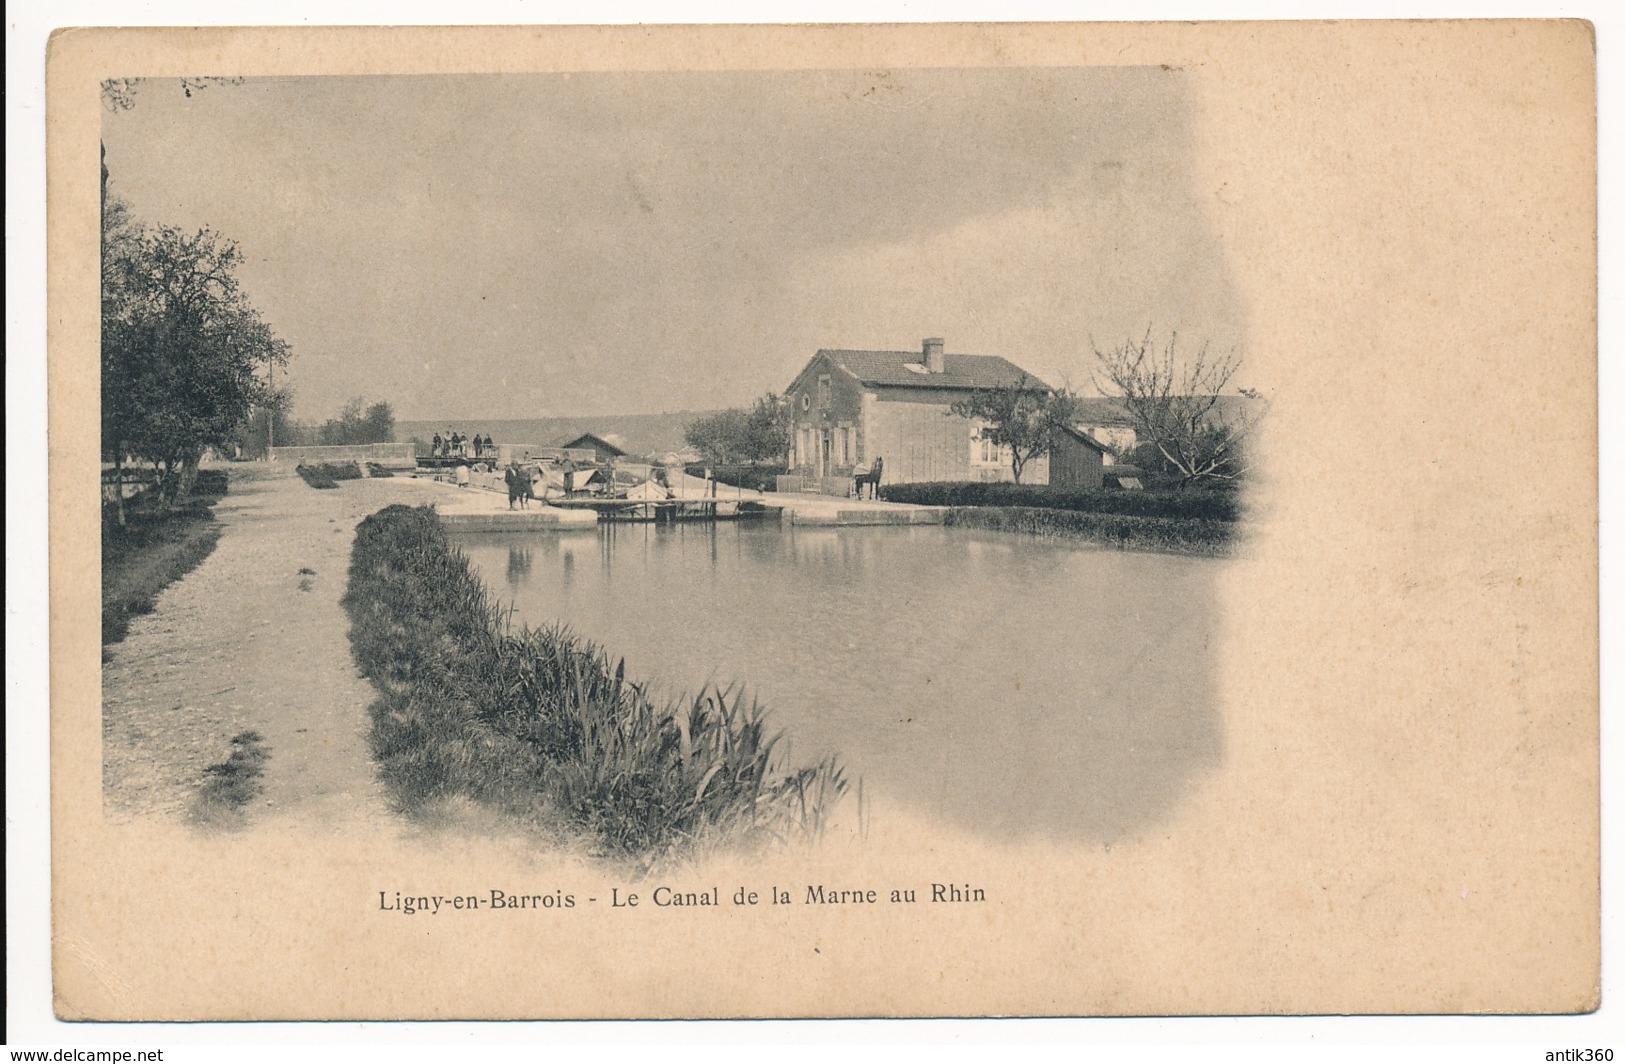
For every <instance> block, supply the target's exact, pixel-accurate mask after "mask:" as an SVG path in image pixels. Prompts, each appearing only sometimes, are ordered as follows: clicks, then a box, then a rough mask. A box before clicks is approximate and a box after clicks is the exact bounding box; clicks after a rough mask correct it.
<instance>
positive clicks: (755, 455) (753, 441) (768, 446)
mask: <svg viewBox="0 0 1625 1064" xmlns="http://www.w3.org/2000/svg"><path fill="white" fill-rule="evenodd" d="M790 424H791V413H790V404H789V403H788V402H786V401H785V399H784V397H783V396H781V395H778V394H776V393H774V392H768V393H767V394H766V395H764V396H762V397H761V398H760V399H758V400H756V405H755V406H753V407H751V411H750V418H749V420H748V421H747V422H746V436H745V447H744V450H745V455H746V460H747V461H751V462H771V463H773V464H775V465H779V464H783V463H784V461H785V459H786V457H787V455H788V454H789V451H790Z"/></svg>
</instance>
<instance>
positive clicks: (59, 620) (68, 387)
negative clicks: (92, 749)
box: [53, 382, 1583, 697]
mask: <svg viewBox="0 0 1625 1064" xmlns="http://www.w3.org/2000/svg"><path fill="white" fill-rule="evenodd" d="M58 383H59V385H60V382H58ZM1580 383H1581V384H1582V385H1583V382H1580ZM61 386H63V387H65V388H66V389H69V391H68V394H69V395H70V396H71V397H72V398H73V399H74V400H76V401H82V396H79V395H73V392H72V391H71V389H72V388H73V387H74V386H73V385H72V384H68V385H61ZM53 430H54V431H55V426H53ZM58 460H59V461H61V460H63V459H61V458H60V457H59V458H58ZM79 620H80V621H84V620H88V618H80V619H79ZM56 623H58V624H63V623H65V622H64V620H63V619H61V618H60V617H59V619H58V620H57V622H56ZM67 623H76V622H74V619H73V618H72V615H69V616H68V621H67ZM59 697H61V693H60V691H59Z"/></svg>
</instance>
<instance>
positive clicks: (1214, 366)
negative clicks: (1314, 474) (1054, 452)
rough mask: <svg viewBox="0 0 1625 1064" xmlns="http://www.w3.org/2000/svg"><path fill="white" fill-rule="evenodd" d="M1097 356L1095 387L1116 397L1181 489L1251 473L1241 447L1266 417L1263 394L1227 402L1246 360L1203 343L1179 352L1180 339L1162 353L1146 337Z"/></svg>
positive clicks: (1241, 393) (1243, 392) (1246, 393)
mask: <svg viewBox="0 0 1625 1064" xmlns="http://www.w3.org/2000/svg"><path fill="white" fill-rule="evenodd" d="M1090 346H1091V347H1092V348H1093V349H1094V354H1095V362H1096V373H1095V384H1096V387H1098V388H1099V389H1100V391H1101V392H1102V393H1106V394H1112V393H1115V394H1116V395H1117V397H1118V399H1119V402H1121V403H1122V404H1123V408H1124V410H1126V411H1127V412H1128V414H1129V416H1130V417H1132V418H1133V419H1134V423H1135V429H1136V431H1137V432H1139V433H1140V434H1141V435H1142V436H1143V437H1144V439H1145V442H1149V443H1151V444H1152V445H1153V446H1155V447H1156V449H1157V452H1158V453H1159V454H1161V455H1162V457H1163V459H1164V460H1165V461H1167V463H1168V465H1169V466H1171V467H1172V468H1173V469H1174V470H1175V471H1177V473H1178V475H1179V478H1180V480H1179V486H1180V487H1181V488H1183V487H1186V486H1187V485H1190V484H1193V483H1196V482H1198V481H1202V480H1234V479H1236V478H1237V477H1239V476H1241V475H1242V474H1244V473H1245V472H1246V471H1247V458H1246V455H1245V454H1244V453H1243V450H1242V445H1243V443H1244V441H1245V440H1246V438H1247V436H1248V435H1249V434H1250V433H1251V432H1252V430H1253V429H1254V428H1255V427H1256V426H1257V424H1258V422H1259V420H1260V419H1261V418H1262V417H1263V416H1264V414H1265V413H1266V412H1267V410H1268V403H1267V402H1266V401H1265V400H1264V399H1263V398H1262V397H1261V396H1260V395H1259V394H1258V392H1256V391H1254V390H1252V389H1247V388H1239V389H1236V391H1235V393H1234V395H1235V396H1237V397H1241V398H1244V399H1245V400H1246V402H1245V403H1235V402H1231V403H1228V404H1226V403H1224V402H1223V400H1224V398H1226V397H1225V395H1224V391H1225V389H1226V388H1228V387H1230V383H1231V381H1232V380H1233V379H1234V378H1235V376H1236V373H1237V372H1238V371H1240V369H1241V365H1242V360H1241V358H1240V357H1238V356H1237V355H1236V354H1234V353H1233V352H1232V353H1230V354H1226V355H1219V356H1215V355H1213V354H1211V353H1210V352H1209V350H1208V345H1207V344H1203V345H1202V347H1201V349H1200V350H1198V351H1197V352H1196V354H1195V355H1193V356H1182V355H1181V354H1180V353H1179V350H1178V346H1179V338H1178V334H1174V335H1171V336H1170V337H1169V338H1168V342H1167V343H1166V344H1165V345H1163V347H1162V348H1161V349H1160V350H1158V349H1157V348H1156V347H1155V345H1154V344H1153V343H1152V340H1151V333H1150V332H1149V331H1148V332H1147V333H1146V335H1145V337H1144V338H1143V339H1140V340H1126V341H1124V342H1123V343H1121V344H1119V345H1118V346H1116V347H1114V348H1112V349H1111V350H1109V351H1103V350H1101V348H1100V347H1099V346H1098V345H1097V344H1095V343H1094V341H1093V339H1091V340H1090Z"/></svg>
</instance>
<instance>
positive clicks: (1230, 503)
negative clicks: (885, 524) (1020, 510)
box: [880, 481, 1241, 521]
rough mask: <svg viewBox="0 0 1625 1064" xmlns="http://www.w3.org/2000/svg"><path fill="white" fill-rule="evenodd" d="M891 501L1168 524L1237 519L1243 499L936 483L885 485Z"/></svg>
mask: <svg viewBox="0 0 1625 1064" xmlns="http://www.w3.org/2000/svg"><path fill="white" fill-rule="evenodd" d="M880 497H881V498H882V499H885V500H886V501H888V502H908V503H916V504H918V505H921V506H1005V507H1034V508H1040V509H1045V510H1068V511H1072V512H1074V513H1086V514H1121V515H1124V516H1128V517H1158V518H1167V519H1170V520H1179V521H1187V520H1201V521H1235V520H1237V519H1238V518H1239V517H1240V510H1241V507H1240V500H1239V498H1238V493H1237V492H1234V491H1219V490H1203V489H1191V490H1187V491H1117V490H1112V491H1068V490H1066V489H1064V488H1052V487H1049V486H1048V485H1043V484H1006V483H993V484H988V483H976V482H961V481H936V482H929V483H917V484H883V485H881V488H880Z"/></svg>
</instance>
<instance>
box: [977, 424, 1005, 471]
mask: <svg viewBox="0 0 1625 1064" xmlns="http://www.w3.org/2000/svg"><path fill="white" fill-rule="evenodd" d="M992 433H993V430H992V429H991V428H989V427H988V426H986V425H980V426H978V427H976V428H974V429H971V434H970V464H971V465H979V466H1002V465H1006V464H1008V463H1009V461H1010V448H1008V447H1004V446H1001V445H1000V444H997V443H994V442H993V440H992V439H991V438H990V437H991V436H992Z"/></svg>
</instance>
